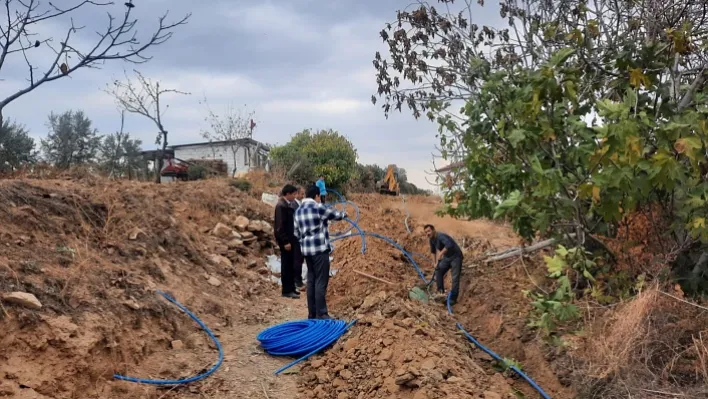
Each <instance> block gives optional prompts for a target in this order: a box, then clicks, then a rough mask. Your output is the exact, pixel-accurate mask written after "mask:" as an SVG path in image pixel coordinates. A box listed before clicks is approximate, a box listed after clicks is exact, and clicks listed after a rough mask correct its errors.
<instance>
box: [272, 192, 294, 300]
mask: <svg viewBox="0 0 708 399" xmlns="http://www.w3.org/2000/svg"><path fill="white" fill-rule="evenodd" d="M296 194H297V188H295V186H293V185H291V184H286V185H285V187H283V190H282V192H281V198H280V200H278V203H277V204H276V205H275V223H274V225H275V228H274V232H275V241H276V242H277V243H278V247H280V280H281V281H282V283H283V290H282V295H283V296H284V297H286V298H293V299H296V298H300V293H299V292H298V291H297V289H296V288H295V270H294V268H295V251H296V246H297V245H298V241H297V239H296V238H295V233H294V230H295V219H294V215H295V209H294V208H293V206H292V202H294V201H295V195H296Z"/></svg>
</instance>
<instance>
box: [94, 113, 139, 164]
mask: <svg viewBox="0 0 708 399" xmlns="http://www.w3.org/2000/svg"><path fill="white" fill-rule="evenodd" d="M124 122H125V112H121V124H120V130H119V131H117V132H115V133H112V134H109V135H106V136H104V137H103V139H102V141H101V144H100V153H101V157H100V162H101V167H102V168H103V169H104V170H105V172H106V173H108V174H109V175H110V176H116V177H126V176H127V177H129V178H130V177H132V172H133V171H135V170H138V168H140V166H141V165H140V147H141V145H142V141H141V140H139V139H131V138H130V133H127V132H124V131H123V126H124Z"/></svg>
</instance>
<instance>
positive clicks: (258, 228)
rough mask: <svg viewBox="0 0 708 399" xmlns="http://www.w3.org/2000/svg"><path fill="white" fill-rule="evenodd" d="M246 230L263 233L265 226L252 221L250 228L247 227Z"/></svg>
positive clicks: (258, 221)
mask: <svg viewBox="0 0 708 399" xmlns="http://www.w3.org/2000/svg"><path fill="white" fill-rule="evenodd" d="M246 230H248V231H250V232H257V231H263V226H262V225H261V221H260V220H252V221H251V222H250V223H249V224H248V226H246Z"/></svg>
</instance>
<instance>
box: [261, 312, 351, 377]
mask: <svg viewBox="0 0 708 399" xmlns="http://www.w3.org/2000/svg"><path fill="white" fill-rule="evenodd" d="M354 323H356V320H352V321H351V322H349V323H346V322H344V321H342V320H298V321H289V322H285V323H282V324H278V325H275V326H272V327H269V328H266V329H265V330H263V331H261V333H260V334H258V337H257V339H258V341H260V343H261V347H263V349H265V351H266V352H268V354H270V355H273V356H300V358H299V359H297V360H295V361H293V362H291V363H289V364H287V365H285V366H283V367H281V368H279V369H278V370H276V371H275V374H276V375H278V374H280V373H282V372H283V371H285V370H287V369H289V368H290V367H292V366H294V365H296V364H298V363H300V362H302V361H304V360H306V359H307V358H309V357H310V356H312V355H314V354H315V353H317V352H319V351H321V350H322V349H324V348H326V347H327V346H329V345H331V344H332V343H334V342H335V341H337V340H338V339H339V338H340V337H341V336H342V335H344V333H346V332H347V330H349V328H350V327H351V326H353V325H354Z"/></svg>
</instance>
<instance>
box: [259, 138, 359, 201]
mask: <svg viewBox="0 0 708 399" xmlns="http://www.w3.org/2000/svg"><path fill="white" fill-rule="evenodd" d="M270 156H271V159H272V161H273V165H274V166H275V167H276V168H279V169H281V170H283V171H285V173H286V175H287V176H288V178H290V179H293V180H295V181H297V182H299V183H301V184H308V183H312V182H314V181H315V180H317V178H318V177H319V176H324V178H325V181H326V182H327V185H328V186H329V187H332V188H341V187H344V185H345V184H346V183H347V182H348V181H349V180H350V179H351V178H352V176H354V173H355V168H356V158H357V154H356V149H355V148H354V145H353V144H352V143H351V142H350V141H349V140H348V139H347V138H346V137H344V136H342V135H340V134H339V133H338V132H336V131H334V130H331V129H327V130H319V131H317V132H314V133H313V132H311V131H310V130H309V129H305V130H303V131H302V132H300V133H298V134H296V135H295V136H293V138H292V139H291V140H290V141H289V142H288V143H287V144H285V145H282V146H276V147H274V148H273V149H271V151H270Z"/></svg>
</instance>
